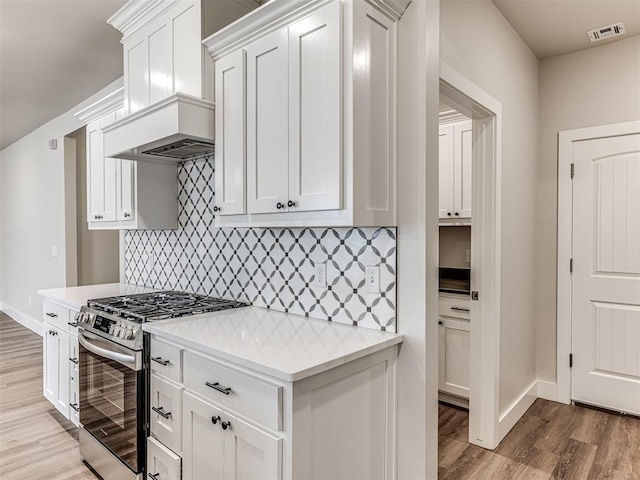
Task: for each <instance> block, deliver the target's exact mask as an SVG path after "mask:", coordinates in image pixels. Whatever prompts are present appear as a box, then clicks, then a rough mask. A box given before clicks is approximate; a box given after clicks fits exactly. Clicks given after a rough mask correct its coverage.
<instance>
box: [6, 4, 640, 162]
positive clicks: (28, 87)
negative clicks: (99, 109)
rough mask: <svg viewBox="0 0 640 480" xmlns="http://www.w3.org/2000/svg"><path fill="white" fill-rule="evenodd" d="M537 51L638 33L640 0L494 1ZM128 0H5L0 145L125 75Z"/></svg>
mask: <svg viewBox="0 0 640 480" xmlns="http://www.w3.org/2000/svg"><path fill="white" fill-rule="evenodd" d="M492 1H493V3H494V4H495V5H496V6H497V7H498V9H499V10H500V11H501V12H502V14H503V15H504V16H505V17H506V19H507V20H508V21H509V23H511V25H512V26H513V27H514V29H515V30H516V31H517V32H518V33H519V34H520V36H521V37H522V39H523V40H524V41H525V42H526V43H527V45H529V47H530V48H531V50H532V51H533V52H534V54H535V55H536V56H537V57H538V58H541V59H542V58H546V57H549V56H554V55H561V54H564V53H569V52H575V51H578V50H582V49H585V48H589V47H592V46H599V45H602V44H605V43H608V42H611V41H616V40H617V39H611V40H603V41H601V42H597V43H593V44H592V43H590V42H589V41H588V39H587V35H586V31H587V30H590V29H593V28H597V27H602V26H606V25H609V24H612V23H617V22H620V21H622V22H624V24H625V29H626V31H627V33H626V35H624V36H623V37H618V38H627V37H630V36H632V35H638V34H640V0H492ZM125 2H126V0H0V150H2V149H4V148H5V147H7V146H8V145H10V144H11V143H13V142H15V141H16V140H18V139H19V138H21V137H23V136H24V135H26V134H28V133H30V132H31V131H33V130H35V129H36V128H37V127H39V126H40V125H43V124H44V123H46V122H48V121H50V120H52V119H53V118H55V117H57V116H58V115H61V114H62V113H64V112H66V111H68V110H69V109H71V108H73V107H74V106H76V105H77V104H79V103H80V102H82V101H83V100H85V99H86V98H88V97H89V96H91V95H93V94H94V93H95V92H97V91H98V90H100V89H101V88H103V87H105V86H106V85H108V84H109V83H111V82H112V81H114V80H116V79H117V78H119V77H120V76H122V46H121V45H120V42H119V41H120V33H119V32H118V31H116V30H115V29H114V28H113V27H111V26H110V25H107V23H106V20H107V18H109V17H110V16H111V15H112V14H113V13H115V12H116V11H117V10H118V9H119V8H120V7H121V6H122V5H124V3H125Z"/></svg>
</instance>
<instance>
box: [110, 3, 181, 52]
mask: <svg viewBox="0 0 640 480" xmlns="http://www.w3.org/2000/svg"><path fill="white" fill-rule="evenodd" d="M181 1H182V0H144V1H139V2H127V3H125V5H124V6H123V7H122V8H121V9H120V10H118V11H117V12H116V13H114V14H113V15H112V16H111V17H110V18H109V19H108V20H107V23H108V24H109V25H111V26H112V27H113V28H115V29H117V30H119V31H120V32H122V40H121V41H120V43H125V42H126V41H127V39H128V38H129V37H130V36H131V35H133V34H135V33H136V32H137V31H138V30H139V29H140V28H141V27H144V26H145V25H147V24H148V23H149V22H151V21H152V20H153V19H155V18H157V17H159V16H160V15H162V14H163V13H164V12H166V11H167V10H169V9H170V8H172V7H173V6H174V5H177V4H178V3H180V2H181Z"/></svg>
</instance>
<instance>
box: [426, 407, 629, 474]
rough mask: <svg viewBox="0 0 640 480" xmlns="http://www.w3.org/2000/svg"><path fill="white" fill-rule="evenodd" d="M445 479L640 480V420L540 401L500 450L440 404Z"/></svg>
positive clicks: (464, 416)
mask: <svg viewBox="0 0 640 480" xmlns="http://www.w3.org/2000/svg"><path fill="white" fill-rule="evenodd" d="M439 415H440V417H439V422H438V423H439V431H438V445H439V451H438V474H439V475H438V478H439V479H440V480H464V479H474V480H485V479H487V480H503V479H513V480H516V479H517V480H543V479H544V480H547V479H554V480H555V479H572V480H602V479H609V480H640V420H638V419H636V418H632V417H623V416H619V415H615V414H609V413H605V412H602V411H598V410H592V409H589V408H583V407H578V406H572V405H563V404H560V403H555V402H549V401H547V400H542V399H538V400H536V401H535V403H534V404H533V405H532V406H531V408H530V409H529V411H528V412H527V413H526V414H525V415H524V416H523V417H522V418H521V419H520V421H519V422H518V423H517V424H516V426H515V427H514V428H513V430H512V431H511V432H509V434H508V435H507V436H506V437H505V439H504V440H503V441H502V443H500V445H499V446H498V448H497V449H496V450H494V451H489V450H485V449H483V448H480V447H477V446H475V445H471V444H469V442H468V441H467V439H468V432H469V414H468V413H467V412H465V411H462V410H458V409H455V408H452V407H448V406H443V405H440V407H439Z"/></svg>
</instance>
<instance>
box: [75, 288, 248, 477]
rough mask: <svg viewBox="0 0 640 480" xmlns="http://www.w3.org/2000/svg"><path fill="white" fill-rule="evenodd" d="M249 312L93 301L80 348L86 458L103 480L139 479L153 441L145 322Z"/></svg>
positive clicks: (201, 304) (156, 298) (157, 298)
mask: <svg viewBox="0 0 640 480" xmlns="http://www.w3.org/2000/svg"><path fill="white" fill-rule="evenodd" d="M242 306H246V304H244V303H241V302H235V301H232V300H225V299H220V298H213V297H207V296H204V295H196V294H190V293H184V292H174V291H163V292H155V293H142V294H136V295H127V296H122V297H109V298H100V299H95V300H89V301H88V302H87V306H86V307H82V310H81V311H80V313H78V314H77V315H76V320H77V322H78V341H79V343H80V434H79V441H80V455H81V456H82V458H83V459H84V461H85V462H87V463H88V464H89V465H90V466H91V468H93V469H94V470H95V471H96V472H97V473H98V474H100V476H101V477H102V478H103V479H105V480H111V479H114V480H121V479H141V478H143V476H144V470H145V454H146V451H145V445H146V443H145V442H146V437H147V435H148V430H149V428H148V426H149V419H148V408H147V401H148V392H149V387H148V386H149V376H148V371H149V354H148V352H149V345H148V344H149V340H148V336H147V335H145V334H143V332H142V323H144V322H151V321H157V320H164V319H167V318H175V317H183V316H186V315H197V314H199V313H207V312H215V311H219V310H226V309H230V308H237V307H242Z"/></svg>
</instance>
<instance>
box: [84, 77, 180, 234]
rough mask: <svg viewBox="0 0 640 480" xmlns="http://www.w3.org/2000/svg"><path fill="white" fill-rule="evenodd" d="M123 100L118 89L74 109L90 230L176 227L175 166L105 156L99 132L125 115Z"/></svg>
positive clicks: (176, 192) (176, 194) (176, 176)
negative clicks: (81, 126)
mask: <svg viewBox="0 0 640 480" xmlns="http://www.w3.org/2000/svg"><path fill="white" fill-rule="evenodd" d="M123 102H124V93H123V89H120V90H117V91H116V92H114V93H112V94H110V95H108V96H106V97H105V98H103V99H101V100H99V101H98V102H96V103H94V104H92V105H90V106H89V107H87V108H86V109H84V110H82V111H80V112H78V113H76V117H77V118H78V119H79V120H81V121H82V122H84V123H86V125H87V126H86V142H87V149H86V161H87V222H88V227H89V230H134V229H154V228H155V229H172V228H177V227H178V225H177V224H178V186H177V185H178V174H177V170H176V166H175V165H172V164H164V163H158V164H156V163H150V162H140V163H139V162H136V161H133V160H126V159H119V158H109V157H106V156H105V153H104V142H103V132H102V130H103V129H104V128H105V127H106V126H108V125H110V124H111V123H113V122H115V121H117V120H119V119H120V118H122V117H123V116H124V107H123Z"/></svg>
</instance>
